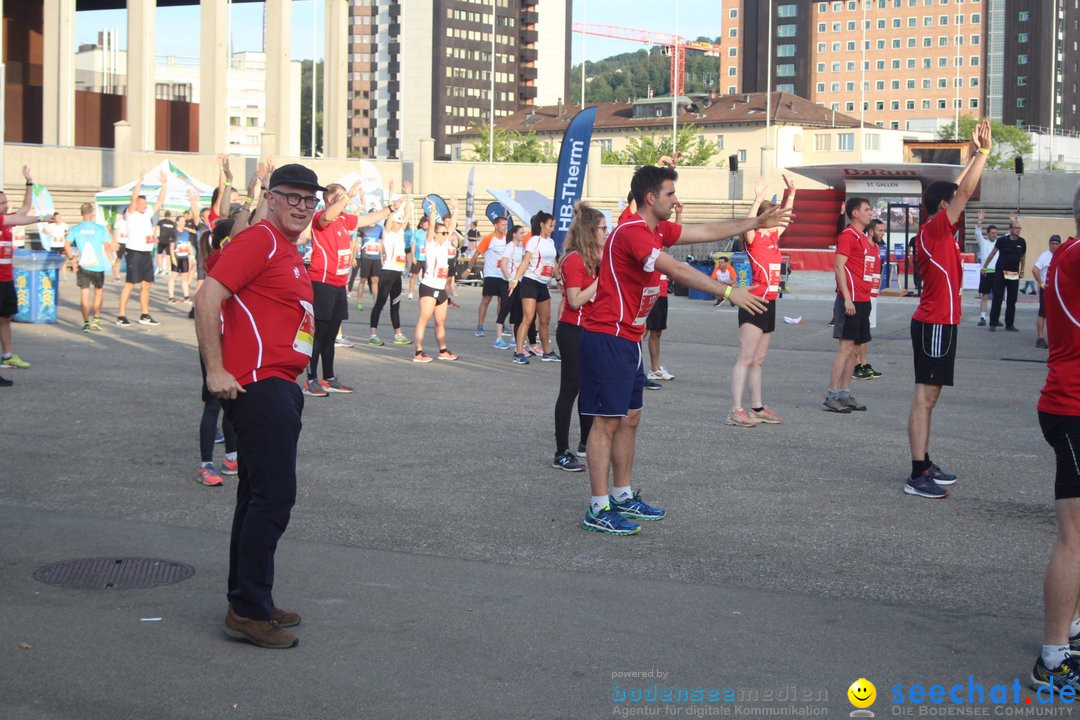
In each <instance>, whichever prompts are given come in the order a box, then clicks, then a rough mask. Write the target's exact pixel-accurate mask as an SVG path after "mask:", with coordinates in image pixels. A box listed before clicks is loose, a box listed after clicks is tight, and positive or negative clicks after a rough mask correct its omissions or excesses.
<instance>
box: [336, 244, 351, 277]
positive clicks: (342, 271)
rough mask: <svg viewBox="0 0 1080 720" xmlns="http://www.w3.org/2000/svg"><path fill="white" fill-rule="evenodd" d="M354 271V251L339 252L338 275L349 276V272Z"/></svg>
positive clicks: (344, 250) (346, 249)
mask: <svg viewBox="0 0 1080 720" xmlns="http://www.w3.org/2000/svg"><path fill="white" fill-rule="evenodd" d="M351 269H352V250H350V249H349V248H345V249H343V250H338V258H337V274H338V275H348V274H349V270H351Z"/></svg>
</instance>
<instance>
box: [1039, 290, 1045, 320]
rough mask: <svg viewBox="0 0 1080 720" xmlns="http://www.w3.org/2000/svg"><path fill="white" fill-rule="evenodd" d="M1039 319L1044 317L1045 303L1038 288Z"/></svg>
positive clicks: (1041, 291)
mask: <svg viewBox="0 0 1080 720" xmlns="http://www.w3.org/2000/svg"><path fill="white" fill-rule="evenodd" d="M1039 317H1041V318H1044V317H1046V301H1045V300H1043V289H1042V288H1039Z"/></svg>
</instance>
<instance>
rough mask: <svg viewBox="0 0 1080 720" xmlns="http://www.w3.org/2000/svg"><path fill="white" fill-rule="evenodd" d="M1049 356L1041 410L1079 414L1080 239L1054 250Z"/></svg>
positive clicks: (1048, 298) (1049, 278)
mask: <svg viewBox="0 0 1080 720" xmlns="http://www.w3.org/2000/svg"><path fill="white" fill-rule="evenodd" d="M1043 303H1044V305H1045V307H1046V336H1047V337H1048V338H1049V339H1050V340H1049V342H1050V357H1049V359H1048V360H1047V361H1046V364H1047V368H1048V371H1047V373H1046V384H1045V385H1044V386H1043V389H1042V395H1041V396H1040V397H1039V410H1040V411H1041V412H1044V413H1050V414H1052V415H1067V416H1071V417H1080V239H1077V238H1069V239H1068V240H1066V241H1065V242H1064V243H1062V244H1061V247H1059V248H1058V249H1057V251H1056V252H1055V253H1054V256H1053V258H1052V259H1051V260H1050V267H1049V268H1048V269H1047V271H1046V285H1045V287H1044V288H1043Z"/></svg>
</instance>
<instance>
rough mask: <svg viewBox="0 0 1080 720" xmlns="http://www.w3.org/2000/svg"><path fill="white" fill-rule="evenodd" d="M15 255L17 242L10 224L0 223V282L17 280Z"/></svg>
mask: <svg viewBox="0 0 1080 720" xmlns="http://www.w3.org/2000/svg"><path fill="white" fill-rule="evenodd" d="M14 256H15V243H14V238H13V237H12V234H11V226H10V225H0V282H15V271H14V270H12V267H11V259H12V258H13V257H14Z"/></svg>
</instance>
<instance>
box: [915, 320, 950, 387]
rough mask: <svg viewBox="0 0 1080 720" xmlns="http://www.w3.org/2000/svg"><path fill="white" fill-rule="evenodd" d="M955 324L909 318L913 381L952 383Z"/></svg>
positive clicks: (932, 383) (936, 383) (929, 383)
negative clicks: (913, 367)
mask: <svg viewBox="0 0 1080 720" xmlns="http://www.w3.org/2000/svg"><path fill="white" fill-rule="evenodd" d="M956 330H957V326H956V325H935V324H933V323H924V322H921V321H919V320H915V319H914V318H912V320H911V350H912V352H913V353H914V356H915V382H916V383H918V384H920V385H942V386H948V387H952V384H953V366H954V365H955V364H956Z"/></svg>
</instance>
